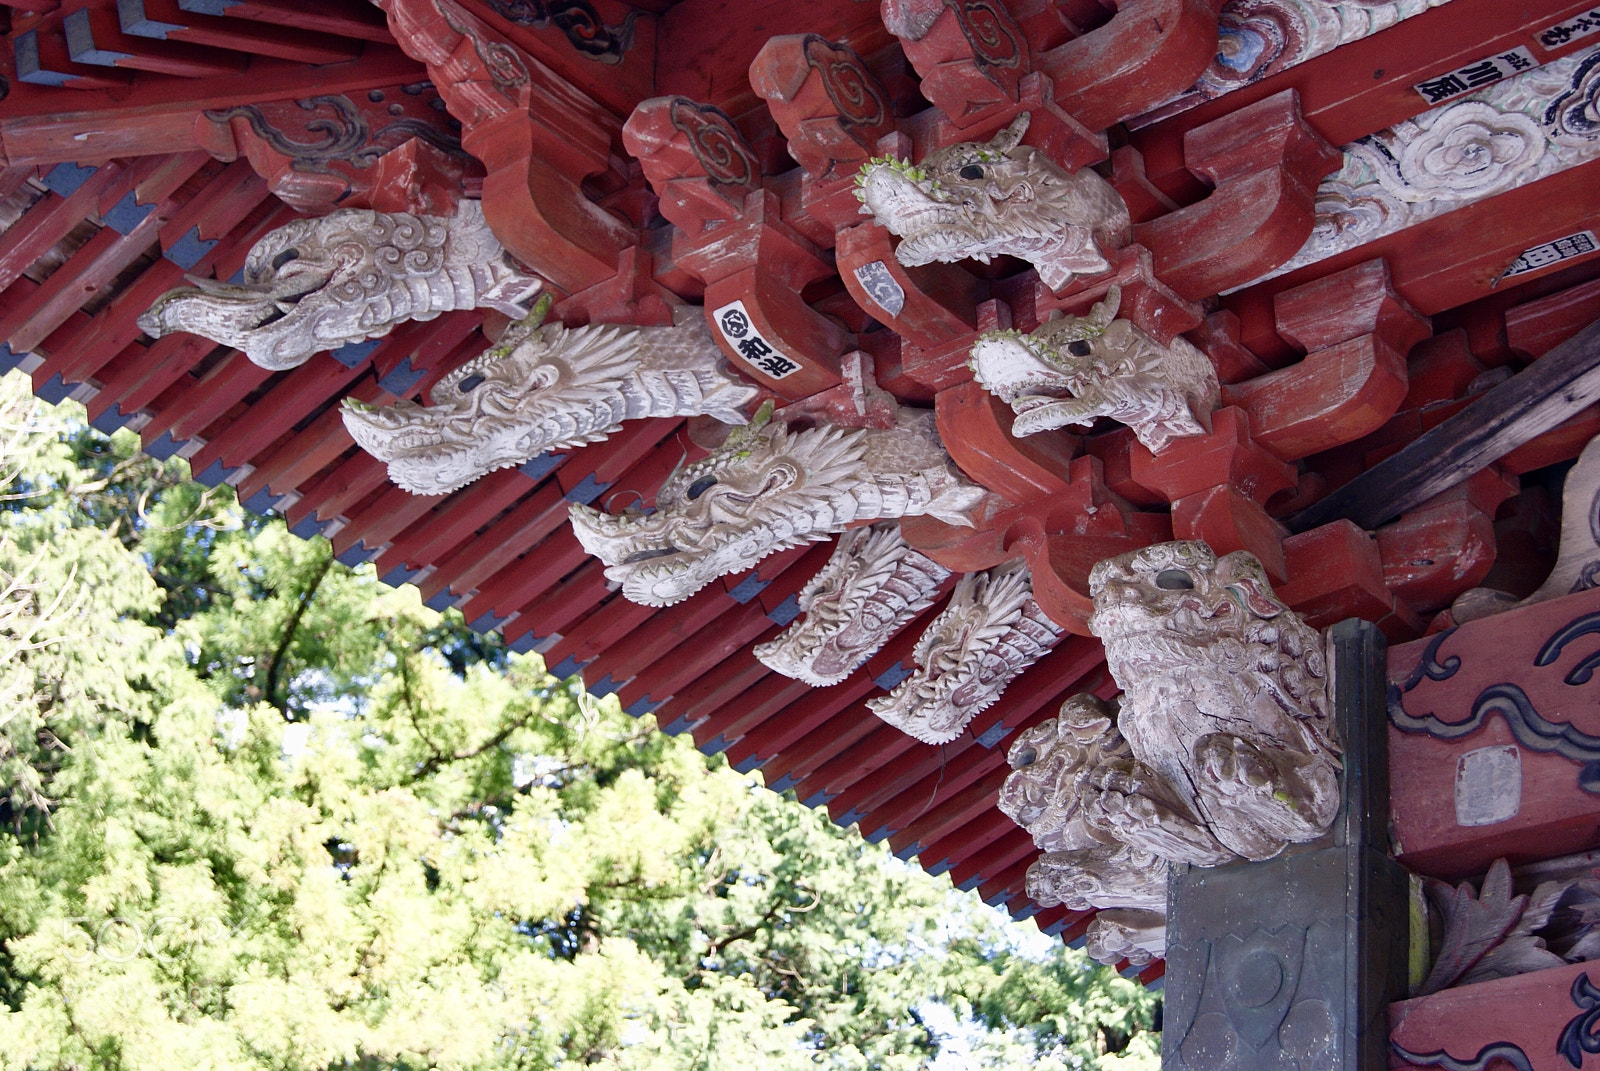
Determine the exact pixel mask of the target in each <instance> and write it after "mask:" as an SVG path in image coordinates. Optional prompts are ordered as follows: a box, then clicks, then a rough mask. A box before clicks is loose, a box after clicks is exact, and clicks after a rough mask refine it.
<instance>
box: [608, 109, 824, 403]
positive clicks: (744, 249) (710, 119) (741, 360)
mask: <svg viewBox="0 0 1600 1071" xmlns="http://www.w3.org/2000/svg"><path fill="white" fill-rule="evenodd" d="M623 141H624V144H625V145H626V146H627V149H628V151H629V152H630V153H633V154H634V155H635V156H636V157H638V159H639V161H640V163H641V164H642V166H643V167H644V173H645V176H646V177H647V178H648V179H649V180H650V184H651V186H652V187H653V188H654V189H655V190H656V193H657V195H658V196H659V197H660V198H661V213H662V215H664V216H666V217H667V219H668V220H670V221H671V222H672V223H673V224H675V225H676V227H677V228H678V232H679V233H678V234H677V235H676V236H675V237H674V239H673V243H672V260H673V261H674V262H675V264H676V265H677V266H678V267H680V268H682V269H684V270H686V271H688V272H690V273H691V274H693V275H694V276H696V277H698V278H699V279H700V280H702V281H703V282H704V283H705V287H706V290H705V308H706V315H707V316H708V317H709V318H710V320H711V324H712V336H713V337H714V338H715V339H716V342H717V344H718V346H720V347H721V348H722V350H723V352H725V353H726V354H727V355H728V357H729V358H730V359H731V360H732V361H733V362H734V363H735V365H736V366H737V367H738V368H739V369H740V370H742V371H744V372H745V373H746V374H748V375H750V376H751V377H752V378H754V379H755V380H756V381H757V382H759V383H762V384H763V385H765V386H767V387H770V388H771V389H772V390H773V391H775V392H776V393H777V394H778V395H779V396H780V397H783V398H786V399H789V400H797V399H800V398H804V397H806V396H808V395H811V394H815V393H816V392H818V391H820V390H826V389H828V388H829V387H832V386H834V385H836V384H837V383H839V381H840V380H839V355H840V354H842V353H843V352H844V351H845V350H846V349H847V348H849V344H850V342H851V341H852V339H851V335H850V333H849V332H848V331H846V330H845V329H844V328H843V327H841V326H840V325H839V324H837V323H835V322H834V321H832V320H830V319H828V318H827V317H825V316H823V315H822V314H821V313H819V312H817V311H816V310H815V309H813V308H811V306H809V305H807V304H806V303H805V301H804V300H803V299H802V297H801V291H802V290H804V288H805V287H806V286H807V285H809V284H810V283H813V282H815V281H817V280H818V279H823V278H827V277H828V276H830V275H832V274H833V273H834V267H833V261H832V258H831V257H829V256H828V255H827V253H826V251H824V250H822V249H819V248H818V247H817V246H816V245H815V244H814V243H813V242H811V241H810V240H809V239H808V238H806V237H805V236H804V235H802V234H800V233H799V232H798V231H796V230H795V229H794V228H793V227H791V226H790V225H789V224H787V223H786V222H784V220H783V218H782V211H781V203H780V201H779V198H778V196H777V194H776V193H774V192H773V191H771V190H768V189H764V188H763V187H762V184H761V169H760V163H759V161H758V160H757V159H756V156H755V153H754V152H753V151H752V150H751V148H750V147H749V145H748V144H747V143H746V142H745V140H744V137H743V136H742V135H741V134H740V133H739V130H738V128H737V127H735V126H734V125H733V121H732V120H731V119H729V118H728V117H727V116H726V115H724V114H723V113H722V112H721V111H720V110H718V109H716V108H712V107H710V106H708V105H701V104H697V103H695V102H694V101H691V100H688V99H687V98H684V97H655V98H652V99H650V100H647V101H645V102H643V103H642V104H640V105H639V107H638V108H636V109H634V113H633V115H631V116H630V117H629V118H628V122H627V125H626V126H625V127H624V128H623Z"/></svg>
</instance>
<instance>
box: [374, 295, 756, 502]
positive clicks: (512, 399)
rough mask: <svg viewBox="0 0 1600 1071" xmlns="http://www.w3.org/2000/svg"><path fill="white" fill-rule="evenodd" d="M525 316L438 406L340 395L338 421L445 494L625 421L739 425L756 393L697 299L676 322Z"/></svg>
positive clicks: (398, 476)
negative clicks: (584, 321)
mask: <svg viewBox="0 0 1600 1071" xmlns="http://www.w3.org/2000/svg"><path fill="white" fill-rule="evenodd" d="M548 306H549V302H548V301H547V299H546V298H541V299H540V303H539V305H538V306H537V307H536V308H535V310H534V313H533V315H532V316H530V317H529V318H528V319H527V320H525V321H523V322H522V323H519V324H514V325H512V326H511V327H509V328H508V329H507V330H506V333H505V335H504V336H503V337H502V338H501V339H500V341H499V342H498V343H497V344H496V345H494V346H492V347H490V348H489V349H487V350H485V351H484V352H483V353H482V354H480V355H479V356H477V357H475V358H473V359H472V360H470V361H468V362H467V363H466V364H464V365H462V366H461V367H460V368H458V369H456V370H455V371H454V372H451V373H450V374H449V375H447V376H445V377H444V378H443V379H441V380H440V381H439V383H438V384H437V385H436V386H435V387H434V388H433V391H432V395H433V404H432V405H427V406H424V405H419V404H418V403H416V402H413V401H410V400H407V399H402V400H401V401H398V402H396V403H395V404H393V405H390V406H383V407H381V408H380V407H375V406H370V405H364V404H362V403H360V402H357V401H354V400H352V399H346V400H345V402H344V413H343V416H344V424H345V427H346V428H348V429H349V431H350V434H351V436H352V437H353V438H354V439H355V440H356V442H357V443H359V444H360V445H361V447H362V448H363V449H365V450H366V451H367V452H368V453H370V454H371V455H372V456H374V457H376V458H378V459H379V460H381V461H384V462H386V463H387V464H388V466H389V478H390V479H391V480H393V481H394V482H395V484H397V485H398V486H400V487H403V488H405V489H406V490H407V491H410V492H412V493H414V494H419V495H441V494H446V493H448V492H450V491H454V490H456V489H457V488H460V487H464V486H465V485H467V484H468V483H471V482H472V481H473V480H475V479H477V478H478V477H480V476H482V475H484V474H485V473H488V472H492V471H494V470H495V469H499V468H505V467H507V466H509V465H520V464H522V463H523V462H524V461H527V460H529V459H530V458H533V457H537V456H538V455H540V454H542V453H545V452H546V451H549V450H561V449H570V448H572V447H578V446H583V445H584V444H586V443H592V442H600V441H601V440H603V439H605V438H606V437H607V436H609V435H610V434H611V433H612V432H615V431H617V430H619V429H620V428H621V427H622V422H623V421H625V420H639V419H642V418H645V417H667V416H696V415H699V414H702V413H704V414H710V415H711V416H714V417H716V418H717V419H718V420H721V421H723V422H724V423H727V424H742V423H744V421H745V415H744V412H743V409H744V407H745V406H747V405H749V404H750V403H751V402H752V401H754V400H755V397H756V395H757V394H758V393H759V391H758V390H757V389H756V387H755V386H753V385H752V384H750V383H747V382H745V381H744V380H742V379H740V378H739V377H738V376H736V375H735V374H733V373H732V372H731V371H729V370H728V367H727V362H726V361H725V360H724V359H723V358H722V355H721V354H720V352H719V351H718V350H717V348H716V345H715V344H714V343H713V342H712V341H711V332H710V330H709V329H708V328H707V326H706V321H705V317H704V315H702V312H701V310H700V309H698V308H694V307H690V306H683V307H680V308H679V309H677V310H676V312H675V320H676V322H675V323H674V325H673V326H672V327H628V326H615V325H609V324H595V325H590V326H588V327H575V328H568V327H563V326H562V325H561V324H560V323H552V324H546V325H544V326H540V323H539V322H540V320H542V319H543V317H544V315H545V313H546V312H547V310H548Z"/></svg>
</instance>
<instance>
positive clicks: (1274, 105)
mask: <svg viewBox="0 0 1600 1071" xmlns="http://www.w3.org/2000/svg"><path fill="white" fill-rule="evenodd" d="M1183 145H1184V160H1185V163H1186V164H1187V166H1188V168H1189V170H1190V171H1193V172H1194V173H1195V174H1197V175H1200V176H1201V177H1203V178H1204V179H1206V180H1207V181H1209V182H1210V183H1211V184H1212V185H1213V186H1214V187H1215V189H1214V190H1212V192H1211V195H1210V196H1208V197H1207V198H1206V199H1205V200H1203V201H1199V202H1197V203H1195V204H1192V205H1189V206H1187V207H1185V208H1180V209H1179V210H1178V211H1176V212H1170V213H1168V214H1167V215H1164V216H1160V217H1158V218H1156V219H1153V220H1150V221H1149V222H1146V223H1139V224H1135V225H1134V228H1133V237H1134V241H1136V242H1138V243H1140V244H1141V245H1144V246H1147V247H1148V248H1149V249H1150V251H1151V253H1152V254H1154V256H1155V267H1156V273H1157V274H1158V275H1160V276H1161V279H1162V280H1163V281H1164V282H1165V283H1166V284H1167V285H1168V286H1170V287H1172V289H1173V290H1176V291H1177V292H1178V293H1179V294H1181V295H1183V296H1184V297H1186V298H1188V299H1190V300H1192V301H1198V300H1200V299H1201V298H1204V297H1208V296H1210V295H1212V294H1216V293H1221V292H1222V291H1225V290H1228V289H1230V288H1232V287H1236V286H1240V285H1242V284H1244V283H1247V282H1249V281H1250V280H1252V279H1255V278H1257V277H1258V276H1260V275H1263V274H1265V273H1266V272H1269V271H1271V270H1272V269H1273V268H1275V267H1277V266H1278V265H1279V264H1282V263H1283V262H1284V261H1286V260H1288V259H1289V258H1290V257H1292V256H1294V254H1295V253H1297V252H1299V250H1300V247H1301V246H1302V245H1304V244H1305V241H1306V238H1308V237H1309V236H1310V234H1311V226H1312V224H1313V223H1314V222H1315V221H1316V193H1317V184H1318V183H1319V182H1320V181H1321V179H1322V178H1323V176H1324V175H1326V174H1328V173H1329V172H1331V171H1333V170H1335V169H1336V168H1338V166H1339V164H1340V161H1341V160H1342V159H1343V156H1342V155H1341V154H1340V152H1339V151H1338V150H1337V149H1335V148H1333V146H1331V145H1329V144H1328V143H1327V142H1326V141H1324V140H1323V139H1322V137H1321V135H1319V134H1317V133H1316V131H1314V130H1312V129H1311V128H1310V127H1309V126H1307V125H1306V123H1305V120H1304V119H1302V118H1301V114H1300V100H1299V95H1298V94H1297V93H1296V92H1295V91H1294V90H1287V89H1286V90H1284V91H1283V92H1282V93H1278V94H1275V95H1274V96H1271V97H1268V98H1266V99H1265V100H1261V101H1258V102H1256V103H1255V104H1251V105H1247V106H1246V107H1243V108H1240V109H1239V110H1238V111H1235V112H1232V113H1230V114H1228V115H1225V116H1223V117H1222V118H1220V119H1215V120H1213V121H1212V122H1209V123H1207V124H1205V125H1204V126H1199V127H1196V128H1195V129H1193V130H1191V131H1189V133H1188V134H1186V135H1185V136H1184V142H1183Z"/></svg>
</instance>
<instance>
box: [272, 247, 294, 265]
mask: <svg viewBox="0 0 1600 1071" xmlns="http://www.w3.org/2000/svg"><path fill="white" fill-rule="evenodd" d="M299 259H300V250H298V249H295V248H294V247H292V246H291V247H290V248H288V249H285V250H284V251H283V252H281V253H279V254H278V255H277V256H275V257H273V258H272V270H273V271H277V270H278V269H279V268H281V267H283V266H284V265H285V264H287V263H289V262H290V261H291V260H299Z"/></svg>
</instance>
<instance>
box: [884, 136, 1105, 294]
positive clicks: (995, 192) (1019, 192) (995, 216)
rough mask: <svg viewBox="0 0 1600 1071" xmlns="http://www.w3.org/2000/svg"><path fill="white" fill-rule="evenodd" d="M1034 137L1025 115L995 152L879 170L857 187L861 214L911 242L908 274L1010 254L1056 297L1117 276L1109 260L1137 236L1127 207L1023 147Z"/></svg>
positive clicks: (970, 147) (935, 157)
mask: <svg viewBox="0 0 1600 1071" xmlns="http://www.w3.org/2000/svg"><path fill="white" fill-rule="evenodd" d="M1027 129H1028V113H1027V112H1023V113H1022V114H1021V115H1019V116H1017V118H1016V119H1015V120H1014V121H1013V122H1012V123H1011V125H1010V126H1008V127H1006V128H1005V129H1004V130H1002V131H1000V132H999V133H998V134H996V135H995V136H994V137H993V138H991V139H989V141H988V142H985V143H979V142H962V143H960V144H957V145H950V146H947V147H946V148H943V149H939V150H937V151H936V152H931V153H929V154H928V155H927V157H926V158H924V159H923V160H922V162H921V163H920V164H918V165H916V166H912V165H909V164H907V163H904V162H902V161H899V160H892V159H881V160H874V161H873V162H871V163H869V164H867V165H866V166H865V167H863V168H862V169H861V175H860V177H859V178H858V179H857V182H858V187H857V190H856V196H857V197H859V198H860V199H861V201H862V207H861V212H862V214H863V215H870V216H872V217H873V218H874V219H875V220H876V221H877V222H878V223H880V224H881V225H883V226H884V227H887V228H888V229H889V231H890V232H891V233H893V234H896V235H899V236H900V238H901V239H903V240H902V241H901V243H900V246H899V248H898V249H896V250H895V259H897V260H899V261H900V263H902V264H904V265H906V266H907V267H915V266H916V265H919V264H927V263H929V262H931V261H958V260H964V259H966V258H968V257H970V258H972V259H974V260H978V261H981V262H983V263H985V264H987V263H988V262H989V260H990V258H991V257H995V256H1000V255H1002V254H1008V255H1010V256H1015V257H1021V258H1022V259H1023V260H1026V261H1028V262H1029V263H1030V264H1032V265H1033V266H1034V267H1035V268H1037V269H1038V270H1039V277H1040V278H1041V279H1042V280H1044V283H1045V285H1046V286H1048V287H1050V288H1051V289H1052V290H1060V289H1061V288H1062V287H1064V286H1066V285H1067V284H1068V283H1070V282H1072V280H1073V279H1074V278H1076V277H1077V276H1080V275H1098V274H1101V273H1103V272H1107V271H1110V270H1111V263H1110V261H1108V260H1107V259H1106V253H1107V252H1110V251H1113V250H1116V249H1119V248H1121V247H1122V246H1125V245H1127V244H1128V242H1129V240H1130V238H1131V236H1132V224H1131V223H1130V221H1129V217H1128V208H1127V206H1126V205H1125V204H1123V201H1122V198H1121V196H1119V195H1118V194H1117V192H1116V190H1114V189H1112V188H1111V184H1110V183H1108V182H1106V180H1105V179H1103V178H1101V177H1100V176H1099V175H1097V174H1095V173H1094V172H1093V171H1090V170H1088V169H1087V168H1085V169H1083V170H1079V171H1073V172H1069V171H1066V170H1065V169H1063V168H1061V167H1060V166H1058V165H1057V164H1055V163H1054V162H1053V161H1051V160H1050V159H1049V158H1048V157H1046V156H1045V155H1044V154H1043V153H1041V152H1040V151H1039V150H1037V149H1035V148H1033V147H1032V146H1028V145H1023V144H1021V142H1022V136H1023V135H1024V134H1025V133H1026V132H1027Z"/></svg>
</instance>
